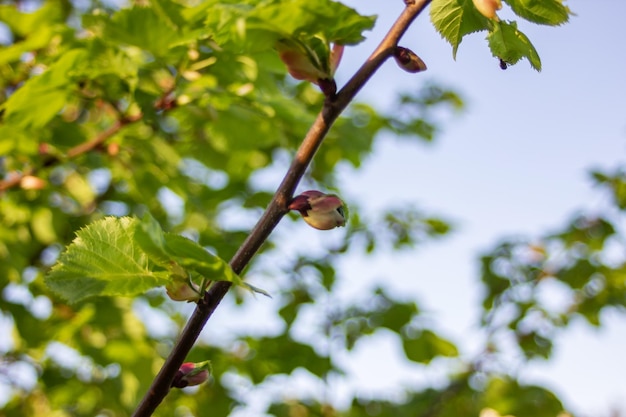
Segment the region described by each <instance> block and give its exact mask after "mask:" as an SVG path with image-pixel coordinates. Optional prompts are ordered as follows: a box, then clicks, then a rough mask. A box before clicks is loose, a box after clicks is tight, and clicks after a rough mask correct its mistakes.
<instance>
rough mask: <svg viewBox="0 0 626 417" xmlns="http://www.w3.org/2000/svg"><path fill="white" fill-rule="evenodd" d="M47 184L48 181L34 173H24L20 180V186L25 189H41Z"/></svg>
mask: <svg viewBox="0 0 626 417" xmlns="http://www.w3.org/2000/svg"><path fill="white" fill-rule="evenodd" d="M45 186H46V181H44V180H42V179H41V178H39V177H35V176H34V175H24V176H23V177H22V179H21V180H20V187H21V188H22V189H23V190H41V189H42V188H44V187H45Z"/></svg>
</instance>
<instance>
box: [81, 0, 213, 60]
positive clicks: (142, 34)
mask: <svg viewBox="0 0 626 417" xmlns="http://www.w3.org/2000/svg"><path fill="white" fill-rule="evenodd" d="M174 10H178V11H180V10H179V7H178V6H174V5H172V4H169V3H168V2H166V1H165V0H163V1H160V2H159V3H158V4H157V7H156V8H152V7H143V6H135V7H133V8H129V9H121V10H119V11H118V12H116V13H115V14H114V15H113V16H108V15H105V14H95V15H86V16H84V17H83V25H84V26H85V27H86V28H89V29H90V30H91V31H93V32H95V33H98V34H99V35H100V36H101V37H102V38H104V39H106V40H107V41H108V42H113V43H116V42H117V43H122V44H126V45H133V46H136V47H139V48H141V49H144V50H146V51H150V52H151V53H153V54H154V55H156V56H165V55H167V53H168V51H169V50H170V49H171V48H173V47H175V46H178V45H184V44H187V43H190V42H193V41H196V40H197V39H200V38H206V37H207V36H208V32H207V29H205V28H202V27H199V28H193V27H190V26H184V27H183V28H184V29H183V28H179V27H178V26H177V24H178V23H180V22H181V21H182V19H183V18H182V15H181V14H180V13H178V12H177V13H174V14H172V15H171V16H169V17H166V14H167V12H168V11H174Z"/></svg>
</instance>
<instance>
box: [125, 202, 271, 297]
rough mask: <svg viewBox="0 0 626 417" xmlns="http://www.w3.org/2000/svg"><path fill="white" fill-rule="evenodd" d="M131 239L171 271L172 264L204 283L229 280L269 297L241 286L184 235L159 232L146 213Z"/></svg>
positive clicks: (217, 259) (226, 268)
mask: <svg viewBox="0 0 626 417" xmlns="http://www.w3.org/2000/svg"><path fill="white" fill-rule="evenodd" d="M135 240H136V241H137V243H138V244H139V246H141V249H143V250H144V251H145V252H146V254H147V255H148V256H149V257H150V260H152V261H153V262H155V263H157V264H160V265H162V266H166V267H167V268H168V269H171V268H170V265H172V264H174V265H179V266H180V267H183V268H184V269H186V270H187V271H188V272H195V273H196V274H198V275H200V276H202V277H203V278H205V279H207V280H210V281H229V282H232V283H233V284H236V285H241V286H244V287H246V288H247V289H249V290H251V291H253V292H256V293H259V294H263V295H266V296H268V297H269V294H268V293H267V292H265V291H264V290H262V289H260V288H257V287H254V286H252V285H249V284H247V283H245V282H244V281H243V280H242V279H241V277H240V276H239V275H237V274H235V272H234V271H233V270H232V269H231V267H230V265H228V263H227V262H226V261H224V260H223V259H222V258H220V257H219V256H216V255H214V254H212V253H211V252H209V251H207V250H206V249H204V248H203V247H202V246H200V245H199V244H197V243H196V242H194V241H192V240H189V239H187V238H186V237H184V236H180V235H176V234H173V233H165V232H163V229H161V226H160V225H159V223H158V222H157V221H156V220H155V219H154V218H153V217H152V216H151V215H150V214H146V215H145V216H144V218H143V219H142V220H141V222H138V223H137V226H136V229H135Z"/></svg>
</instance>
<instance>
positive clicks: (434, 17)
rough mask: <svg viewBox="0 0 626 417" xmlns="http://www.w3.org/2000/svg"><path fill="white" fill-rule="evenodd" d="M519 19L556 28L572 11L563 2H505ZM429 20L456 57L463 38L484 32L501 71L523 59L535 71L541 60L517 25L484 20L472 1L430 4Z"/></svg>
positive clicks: (445, 0) (558, 0)
mask: <svg viewBox="0 0 626 417" xmlns="http://www.w3.org/2000/svg"><path fill="white" fill-rule="evenodd" d="M504 2H505V3H506V4H507V5H508V6H509V7H510V8H511V10H512V11H513V13H514V14H515V15H517V16H518V17H520V18H522V19H524V20H527V21H529V22H531V23H535V24H539V25H547V26H559V25H562V24H564V23H566V22H567V21H568V20H569V16H570V15H571V11H570V10H569V8H568V7H567V6H565V5H564V4H563V1H562V0H543V1H533V0H504ZM430 17H431V21H432V23H433V25H434V26H435V28H436V29H437V31H438V32H439V33H440V34H441V36H442V37H443V38H444V39H446V40H447V41H448V42H449V43H450V45H452V54H453V56H455V57H456V53H457V51H458V48H459V45H460V44H461V42H462V41H463V38H464V37H465V36H467V35H470V34H472V33H475V32H481V31H485V30H486V31H487V32H488V34H487V43H488V45H489V49H490V50H491V53H492V54H493V56H494V57H496V58H498V59H499V60H500V62H501V65H502V66H503V68H506V66H507V65H514V64H516V63H517V62H518V61H519V60H521V59H523V58H526V59H527V60H528V62H529V63H530V65H531V66H532V67H533V68H534V69H535V70H537V71H540V70H541V59H540V58H539V54H538V53H537V50H536V49H535V47H534V46H533V44H532V43H531V41H530V39H528V37H527V36H526V35H525V34H524V33H523V32H522V31H521V30H519V29H518V24H517V22H516V21H503V20H500V19H499V18H498V17H497V16H496V17H495V18H492V19H489V18H487V17H485V16H483V15H482V14H481V13H480V12H479V11H478V9H477V8H476V6H475V5H474V1H473V0H433V2H432V5H431V9H430Z"/></svg>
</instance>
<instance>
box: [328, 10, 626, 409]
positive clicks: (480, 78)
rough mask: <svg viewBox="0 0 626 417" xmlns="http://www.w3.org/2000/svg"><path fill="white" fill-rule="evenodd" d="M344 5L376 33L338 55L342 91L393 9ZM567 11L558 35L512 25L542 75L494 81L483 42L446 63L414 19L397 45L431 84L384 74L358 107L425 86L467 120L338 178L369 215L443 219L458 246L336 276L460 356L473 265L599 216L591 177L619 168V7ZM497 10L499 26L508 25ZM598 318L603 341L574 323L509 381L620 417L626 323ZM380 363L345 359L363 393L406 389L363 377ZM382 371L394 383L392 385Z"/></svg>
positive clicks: (399, 372)
mask: <svg viewBox="0 0 626 417" xmlns="http://www.w3.org/2000/svg"><path fill="white" fill-rule="evenodd" d="M344 3H346V4H348V5H350V6H352V7H355V8H356V9H357V10H359V11H360V12H361V13H363V14H377V15H379V19H378V22H377V25H376V28H375V30H374V31H373V32H371V33H370V34H369V35H368V41H367V42H365V43H363V44H361V45H358V46H357V47H355V48H350V49H348V50H347V51H346V53H345V55H344V60H343V61H342V63H341V66H340V68H339V71H338V74H337V78H338V81H339V83H338V84H340V85H341V84H342V82H345V80H346V79H347V78H348V77H349V76H350V75H351V74H352V73H353V72H354V70H355V69H356V68H357V67H358V66H359V65H360V63H361V62H363V60H364V59H365V57H366V56H367V55H368V54H369V53H370V51H371V50H373V48H374V46H375V45H376V44H377V43H378V41H379V40H380V39H381V38H382V36H383V34H384V32H385V30H386V28H388V27H389V26H390V25H391V23H392V22H393V21H394V20H395V18H396V17H397V16H398V15H399V13H400V12H401V10H402V8H403V2H402V1H400V0H397V1H393V2H391V1H389V0H385V1H383V0H350V1H344ZM566 5H568V6H569V7H570V9H571V10H572V11H573V12H574V13H575V14H576V15H575V16H573V17H572V18H571V21H570V23H568V24H566V25H564V26H562V27H557V28H551V27H542V26H537V25H532V24H530V23H527V22H522V21H520V22H519V28H520V29H521V30H522V31H523V32H525V33H526V34H527V35H528V37H529V38H530V40H531V41H532V42H533V44H534V45H535V47H536V48H537V50H538V52H539V54H540V56H541V59H542V63H543V70H542V72H540V73H538V72H536V71H534V70H533V69H531V67H530V65H529V64H528V63H527V62H526V61H522V62H520V63H519V64H518V65H516V66H514V67H511V68H509V69H507V70H506V71H502V70H501V69H500V68H499V67H498V62H497V60H495V59H494V58H492V57H491V53H490V52H489V50H488V48H487V46H486V42H485V41H484V37H485V34H484V33H478V34H474V35H472V36H469V37H468V38H466V39H465V40H464V41H463V43H462V44H461V45H460V48H459V51H458V54H457V58H456V61H455V60H454V59H453V58H452V53H451V48H450V46H449V45H448V44H447V43H446V42H445V41H444V40H442V39H441V37H440V36H439V35H438V34H437V33H436V32H435V31H434V29H433V27H432V25H431V24H430V22H429V20H428V15H427V14H424V15H422V16H420V17H418V20H417V21H416V22H415V23H414V25H413V27H412V28H411V29H410V30H409V32H408V33H407V34H406V35H405V37H404V38H403V40H402V42H401V43H400V44H401V45H402V46H406V47H409V48H411V49H413V50H414V51H415V52H417V53H418V54H419V55H420V56H421V57H422V58H423V59H424V61H425V62H426V64H427V65H428V71H427V72H426V73H423V74H418V75H412V74H406V73H403V72H402V71H399V70H398V69H397V68H396V67H395V65H394V64H393V63H392V62H389V63H387V64H386V65H385V66H384V67H383V68H381V70H380V71H379V72H378V73H377V74H376V75H375V76H374V78H373V79H372V80H371V82H370V83H369V84H368V85H367V86H366V87H365V88H364V89H363V90H362V91H361V93H360V94H359V96H358V99H360V100H365V101H368V102H370V103H376V105H377V106H380V107H381V108H383V107H384V106H385V105H387V104H389V103H390V102H391V100H392V98H393V97H394V94H395V92H396V91H400V90H403V89H405V90H406V89H418V88H419V87H420V86H421V85H422V84H423V83H424V82H426V81H428V80H434V81H436V82H439V83H442V84H444V85H447V86H450V87H452V88H455V89H456V90H458V91H459V92H460V93H461V94H462V96H463V97H464V98H465V101H466V104H467V110H466V111H465V112H464V113H463V115H461V116H460V117H454V118H451V120H450V121H449V123H447V124H446V125H445V126H444V128H443V132H442V134H440V135H439V136H438V138H437V139H436V141H435V143H433V144H409V143H407V142H406V141H399V140H397V139H395V138H393V137H383V138H381V139H382V140H380V141H379V142H378V145H377V149H376V151H375V153H374V156H373V157H371V159H369V160H368V161H366V163H365V166H364V169H362V170H360V171H359V172H358V174H356V175H355V174H352V173H351V172H350V171H349V170H346V172H345V173H342V177H343V178H345V179H344V189H346V190H347V192H349V193H351V194H352V195H351V196H349V197H351V198H357V199H358V200H359V201H367V202H368V203H367V206H368V207H369V208H372V209H374V208H382V207H386V206H389V205H390V203H397V202H406V203H407V204H416V205H417V206H419V207H422V208H425V209H426V210H428V211H431V212H435V213H441V214H443V215H446V216H447V217H448V218H451V219H452V220H453V221H454V223H455V224H456V225H457V232H456V233H455V234H454V235H452V236H451V237H449V238H448V239H446V240H445V241H442V242H440V243H436V244H431V245H429V246H428V247H426V248H420V249H418V250H416V251H415V253H405V254H402V255H401V256H399V257H396V256H394V257H393V258H388V259H385V257H377V258H375V259H373V260H371V261H368V263H367V265H363V263H362V260H359V259H354V260H350V259H349V260H346V262H345V263H344V267H343V268H344V270H345V271H350V273H352V274H355V275H359V276H360V278H359V279H362V278H361V277H362V276H363V275H362V274H358V273H355V271H362V272H363V274H364V275H365V276H369V277H370V279H371V280H373V281H374V280H375V279H376V277H377V276H382V275H386V276H389V275H392V276H396V277H399V278H397V279H396V280H394V281H392V282H389V285H390V286H391V288H393V289H394V290H395V291H397V292H398V293H402V294H412V295H414V296H415V297H416V298H417V299H418V300H419V302H420V304H421V305H422V306H423V307H427V309H428V311H429V312H430V315H431V316H432V318H433V320H434V322H435V323H437V324H438V325H440V326H441V328H443V329H444V331H445V332H447V334H448V335H449V336H450V337H451V338H452V339H453V340H455V341H457V342H460V343H461V344H462V345H468V346H469V349H470V350H471V345H472V342H473V339H472V334H473V332H474V331H475V327H474V326H475V324H476V323H477V314H478V312H477V310H476V307H475V306H476V305H477V303H478V300H479V298H480V287H479V284H478V262H477V260H478V256H479V254H480V253H481V252H483V251H485V250H488V249H489V248H490V247H493V246H494V245H495V243H496V242H497V241H499V240H500V239H502V238H504V237H511V236H519V235H523V236H531V237H532V236H538V235H539V234H542V233H546V232H550V231H554V230H557V229H558V228H560V227H562V226H564V225H565V224H566V222H567V221H568V220H569V219H571V218H572V217H573V216H574V215H575V214H576V213H577V212H580V210H582V209H587V210H590V211H592V212H593V211H602V210H603V208H604V207H605V206H606V204H607V202H608V199H607V196H606V195H605V194H603V193H601V192H599V190H597V189H594V188H593V186H592V182H591V181H590V179H589V175H588V171H589V169H591V168H594V167H604V168H612V167H615V166H616V165H617V164H618V163H619V162H620V161H624V160H625V159H626V158H625V156H626V155H625V152H624V151H625V138H626V102H625V100H624V97H623V96H624V93H626V55H625V54H624V51H623V48H622V44H621V43H622V42H623V40H624V39H626V25H624V24H623V21H622V19H623V16H625V15H626V4H625V3H623V2H620V1H618V0H600V1H595V2H588V1H582V0H578V1H567V2H566ZM506 9H507V6H506V5H505V6H504V8H503V10H502V11H501V12H500V17H501V18H503V19H514V17H513V15H512V14H511V13H510V11H508V10H506ZM342 77H343V78H342ZM344 197H347V196H344ZM406 271H413V272H411V273H410V274H407V273H406ZM602 318H603V322H604V323H605V325H604V326H603V328H602V329H600V330H596V329H592V328H590V327H589V326H587V325H585V324H584V323H583V322H582V321H580V323H577V324H576V325H574V326H573V328H572V329H570V330H568V331H567V332H566V333H565V334H563V335H562V336H560V337H559V338H558V339H557V340H556V349H555V356H554V358H553V359H552V360H551V361H550V362H547V363H536V364H532V365H530V366H528V367H524V369H519V371H518V374H519V375H520V377H521V379H522V380H523V381H525V382H528V383H541V384H545V385H546V386H548V387H549V388H551V389H553V390H554V391H555V392H556V393H557V394H558V395H560V396H561V397H562V399H563V400H564V401H565V402H566V404H567V405H568V406H569V407H571V408H573V410H574V411H578V412H582V413H583V414H586V415H599V414H603V415H607V414H608V412H609V411H610V410H611V409H612V408H615V407H620V408H621V409H622V410H626V400H624V398H625V397H626V396H625V394H626V384H624V379H623V374H624V371H626V358H625V357H624V354H623V351H624V347H626V316H624V315H623V314H621V315H620V314H619V313H617V312H608V313H607V314H605V315H604V316H603V317H602ZM380 349H391V350H393V349H397V346H392V345H389V342H388V340H386V339H385V338H381V340H379V341H378V342H377V343H373V344H371V345H370V346H369V347H368V348H364V349H362V351H358V352H357V354H356V355H355V357H353V358H351V359H350V361H351V363H353V365H352V366H353V368H354V369H355V370H356V369H362V365H363V364H364V363H368V364H369V370H367V371H361V372H366V375H363V378H361V382H360V384H361V386H362V389H364V390H379V389H384V387H385V386H388V384H387V385H386V383H387V382H388V381H389V380H390V379H396V380H398V381H400V382H403V383H407V384H410V383H411V382H413V381H414V380H413V376H412V373H414V370H411V369H408V370H407V369H406V367H405V366H404V364H402V363H385V364H379V365H376V364H375V363H374V364H373V363H372V358H373V357H374V355H375V354H376V352H378V350H380ZM392 362H393V361H392ZM390 370H394V371H395V372H396V374H395V375H393V376H392V377H390V376H389V375H390ZM431 382H432V381H431Z"/></svg>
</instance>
